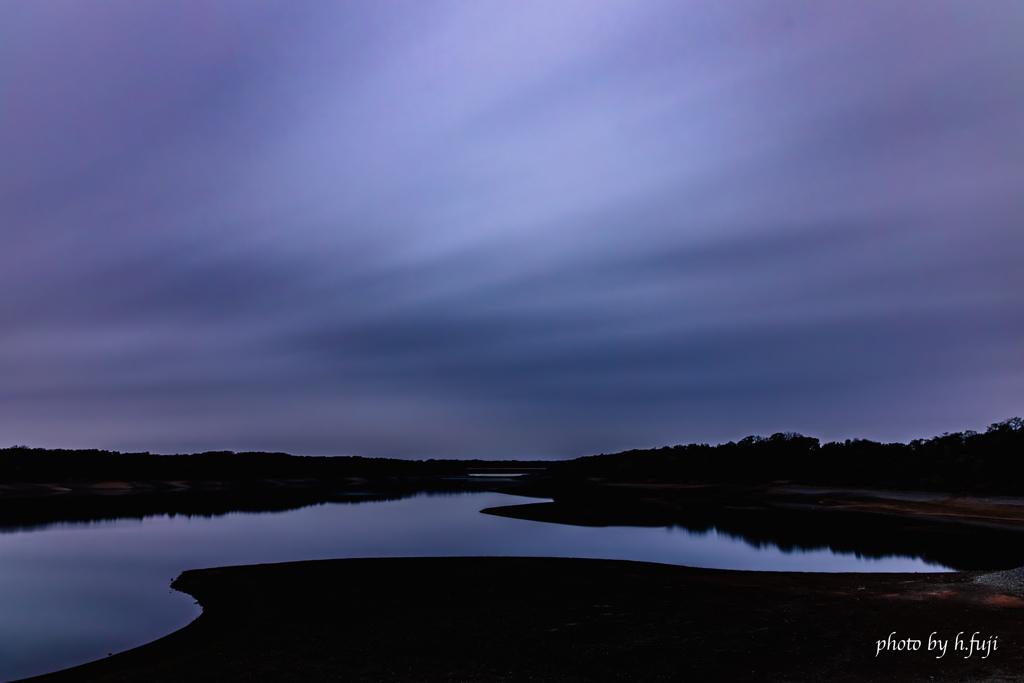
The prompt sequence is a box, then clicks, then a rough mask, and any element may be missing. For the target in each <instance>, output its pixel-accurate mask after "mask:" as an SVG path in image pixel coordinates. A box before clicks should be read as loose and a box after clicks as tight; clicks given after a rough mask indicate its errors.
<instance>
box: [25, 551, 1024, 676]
mask: <svg viewBox="0 0 1024 683" xmlns="http://www.w3.org/2000/svg"><path fill="white" fill-rule="evenodd" d="M981 576H982V575H981V574H979V573H976V572H968V573H958V574H810V573H791V572H748V571H727V570H712V569H694V568H689V567H681V566H674V565H661V564H652V563H644V562H633V561H619V560H583V559H560V558H517V557H449V558H388V559H344V560H317V561H307V562H290V563H282V564H264V565H249V566H237V567H221V568H215V569H202V570H192V571H187V572H184V573H183V574H182V575H181V576H179V577H178V578H177V579H176V580H175V582H174V584H173V586H174V587H175V588H176V589H178V590H181V591H183V592H185V593H188V594H190V595H192V596H194V597H195V598H196V599H197V600H198V602H199V603H200V604H201V605H202V606H203V613H202V615H200V616H199V617H198V618H197V619H196V620H195V621H193V622H192V623H191V624H189V625H188V626H186V627H185V628H183V629H181V630H179V631H176V632H174V633H172V634H170V635H168V636H165V637H164V638H161V639H159V640H156V641H154V642H152V643H149V644H147V645H143V646H141V647H138V648H135V649H133V650H129V651H127V652H123V653H120V654H117V655H113V656H111V657H107V658H105V659H102V660H98V661H95V662H91V663H88V664H84V665H81V666H77V667H74V668H71V669H66V670H63V671H58V672H55V673H52V674H46V675H43V676H37V677H34V678H31V679H24V680H26V681H33V682H34V683H43V682H47V683H79V682H86V681H89V682H99V681H104V682H107V681H153V682H155V683H160V682H162V681H190V682H197V681H215V680H216V681H243V680H246V681H253V680H258V681H295V680H307V681H319V680H339V679H340V680H347V681H371V680H372V681H528V680H541V681H556V682H558V681H615V680H621V681H633V680H642V681H648V680H683V679H684V678H687V677H691V676H692V677H695V679H696V680H714V681H717V680H722V681H726V680H728V681H736V680H759V681H782V680H789V681H793V680H796V681H804V680H806V681H818V680H829V681H861V680H885V679H892V680H926V681H930V680H935V681H946V680H949V681H952V680H965V679H966V680H975V679H978V680H1017V679H1018V678H1019V675H1020V672H1022V671H1024V624H1022V622H1024V620H1022V619H1021V617H1022V616H1024V611H1022V608H1024V599H1022V598H1021V596H1020V595H1019V594H1018V593H1017V592H1015V590H1016V588H1015V587H1013V586H1009V587H1008V586H1006V585H1005V584H1000V583H998V582H985V581H979V580H977V579H978V578H979V577H981ZM893 632H895V639H894V642H895V641H896V640H899V639H906V638H911V639H919V640H921V641H922V643H923V645H922V647H921V649H920V650H918V651H907V650H903V651H896V650H891V651H890V650H884V651H882V652H878V649H877V642H878V640H879V639H886V638H887V637H888V636H889V635H890V634H891V633H893ZM958 632H963V633H965V634H966V636H965V635H961V636H960V638H961V639H964V638H969V637H970V636H971V635H972V634H974V633H977V634H978V638H980V639H986V638H987V639H991V638H992V637H996V638H997V639H998V640H997V641H995V643H996V648H997V649H996V650H994V651H989V653H988V654H989V656H988V657H985V658H983V657H982V655H983V654H985V653H984V652H982V653H979V652H974V653H973V655H972V656H969V657H965V656H964V655H965V654H966V651H953V648H954V644H953V641H954V638H955V637H956V635H957V633H958ZM930 634H934V637H935V638H937V639H946V640H948V641H950V644H949V651H948V652H947V654H946V655H945V657H942V658H938V657H936V652H929V651H927V649H926V647H927V640H928V638H929V636H930ZM979 642H981V641H980V640H979ZM989 642H992V641H991V640H990V641H989Z"/></svg>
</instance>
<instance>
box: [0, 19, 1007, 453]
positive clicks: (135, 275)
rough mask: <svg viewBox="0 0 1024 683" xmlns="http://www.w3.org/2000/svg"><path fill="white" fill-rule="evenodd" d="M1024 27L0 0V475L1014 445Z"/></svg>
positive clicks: (970, 22) (981, 22) (990, 22)
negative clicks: (284, 457)
mask: <svg viewBox="0 0 1024 683" xmlns="http://www.w3.org/2000/svg"><path fill="white" fill-rule="evenodd" d="M1022 264H1024V3H1021V2H1020V1H1019V0H1002V1H1001V0H986V1H985V2H971V1H969V0H962V1H959V2H944V1H942V0H915V1H912V2H902V1H899V0H877V1H875V2H868V1H857V2H853V1H851V2H829V3H824V2H819V1H818V0H807V1H785V0H781V1H773V2H770V3H768V2H763V1H761V0H749V1H747V0H729V1H727V2H712V1H710V0H709V1H706V2H705V1H701V2H689V1H683V0H671V1H668V2H659V1H657V0H644V1H642V2H640V1H629V0H617V1H602V0H576V1H573V0H558V1H556V2H552V1H551V0H537V1H531V0H487V1H481V2H478V1H471V0H463V1H459V2H443V1H433V0H407V1H383V2H381V1H377V0H375V1H374V2H355V1H353V2H340V1H338V2H336V1H333V0H332V1H323V2H316V1H311V2H290V1H284V0H281V1H277V2H270V1H264V0H245V1H241V0H239V1H232V0H218V2H209V1H208V0H167V1H164V0H148V1H147V2H138V0H97V1H95V2H80V1H78V0H0V444H2V445H4V446H7V445H12V444H27V445H30V446H42V447H68V448H76V447H99V448H108V449H117V450H149V451H152V452H160V453H175V452H192V451H199V450H209V449H231V450H239V451H240V450H251V449H260V450H284V451H288V452H291V453H296V454H309V455H320V454H338V455H344V454H348V455H367V456H398V457H411V458H421V457H519V458H533V457H540V458H562V457H575V456H579V455H587V454H592V453H598V452H613V451H617V450H623V449H627V448H633V447H652V446H661V445H666V444H669V445H671V444H676V443H690V442H708V443H718V442H723V441H728V440H730V439H732V440H736V439H739V438H742V437H744V436H746V435H748V434H764V435H768V434H771V433H773V432H778V431H789V430H794V431H799V432H802V433H804V434H808V435H812V436H817V437H819V438H821V439H822V440H823V441H826V440H833V439H845V438H852V437H864V438H872V439H876V440H881V441H897V440H898V441H906V440H909V439H913V438H917V437H930V436H933V435H935V434H938V433H941V432H943V431H960V430H964V429H976V430H979V431H982V430H984V428H985V427H986V426H987V425H988V424H989V423H991V422H995V421H997V420H1002V419H1005V418H1008V417H1011V416H1014V415H1022V414H1024V265H1022Z"/></svg>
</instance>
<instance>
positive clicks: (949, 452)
mask: <svg viewBox="0 0 1024 683" xmlns="http://www.w3.org/2000/svg"><path fill="white" fill-rule="evenodd" d="M512 467H547V474H548V475H549V476H550V477H551V481H552V483H554V484H556V485H557V484H560V483H561V484H566V485H570V484H572V483H573V482H580V481H583V480H587V479H595V478H599V479H607V480H611V481H630V482H642V481H662V482H691V483H722V484H752V485H753V484H763V483H771V482H779V481H789V482H792V483H795V484H808V485H830V486H862V487H873V488H906V489H924V490H935V491H951V492H963V493H997V492H998V493H1007V494H1024V420H1022V419H1021V418H1019V417H1014V418H1011V419H1008V420H1004V421H1002V422H997V423H995V424H992V425H990V426H989V427H988V429H987V430H986V431H985V432H984V433H978V432H974V431H966V432H957V433H955V434H949V433H946V434H942V435H941V436H936V437H933V438H931V439H916V440H914V441H911V442H910V443H907V444H902V443H879V442H876V441H868V440H865V439H853V440H847V441H845V442H838V441H832V442H829V443H825V444H821V443H820V442H819V440H818V439H816V438H814V437H809V436H803V435H801V434H797V433H795V432H779V433H777V434H773V435H771V436H769V437H761V436H748V437H747V438H745V439H742V440H740V441H739V442H738V443H737V442H732V441H730V442H729V443H725V444H720V445H717V446H710V445H708V444H690V445H686V446H682V445H680V446H666V447H664V448H654V449H648V450H630V451H625V452H622V453H614V454H602V455H592V456H586V457H582V458H576V459H575V460H563V461H556V462H548V461H515V460H501V461H493V460H399V459H394V458H363V457H356V456H341V457H310V456H293V455H288V454H287V453H263V452H250V453H234V452H231V451H217V452H207V453H195V454H191V455H155V454H151V453H120V452H116V451H103V450H49V449H42V448H28V447H26V446H13V447H10V448H3V449H0V484H12V483H56V482H76V481H78V482H101V481H176V480H189V481H204V480H205V481H211V480H222V481H239V480H247V479H340V478H345V477H435V476H451V475H465V474H466V473H467V471H468V470H472V469H493V468H512Z"/></svg>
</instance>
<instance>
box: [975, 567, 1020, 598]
mask: <svg viewBox="0 0 1024 683" xmlns="http://www.w3.org/2000/svg"><path fill="white" fill-rule="evenodd" d="M974 582H975V583H980V584H982V585H985V586H992V587H993V588H998V589H1000V590H1004V591H1008V592H1010V593H1019V594H1024V567H1017V568H1016V569H1007V570H1005V571H1001V572H990V573H988V574H981V575H979V576H976V577H974Z"/></svg>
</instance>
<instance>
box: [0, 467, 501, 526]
mask: <svg viewBox="0 0 1024 683" xmlns="http://www.w3.org/2000/svg"><path fill="white" fill-rule="evenodd" d="M494 485H495V483H494V482H493V481H491V482H484V481H481V480H462V479H447V478H445V479H436V480H425V481H407V482H387V481H385V482H367V486H372V488H361V487H353V486H351V485H350V484H337V483H336V484H325V485H316V486H307V487H294V488H292V487H275V488H255V489H248V490H246V489H235V490H231V489H227V490H224V489H217V490H205V491H204V490H187V491H180V490H179V491H173V492H172V491H163V492H156V493H152V492H147V493H123V494H116V495H103V494H99V495H96V494H93V495H89V494H84V495H74V494H65V495H52V496H39V497H27V498H15V499H7V500H0V533H14V532H18V531H33V530H40V529H44V528H47V527H51V526H54V525H66V524H75V525H78V524H94V523H102V522H115V521H119V520H129V519H134V520H139V521H142V520H143V519H146V518H150V517H163V516H168V517H185V518H192V517H201V518H212V517H222V516H224V515H229V514H239V513H241V514H268V513H277V512H287V511H289V510H298V509H300V508H304V507H311V506H314V505H325V504H327V503H331V504H339V505H358V504H361V503H373V502H388V501H396V500H402V499H404V498H412V497H414V496H458V495H463V494H466V493H474V492H478V491H485V490H488V489H490V488H493V487H494Z"/></svg>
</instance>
